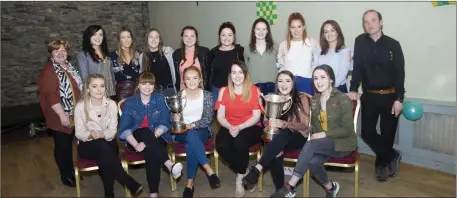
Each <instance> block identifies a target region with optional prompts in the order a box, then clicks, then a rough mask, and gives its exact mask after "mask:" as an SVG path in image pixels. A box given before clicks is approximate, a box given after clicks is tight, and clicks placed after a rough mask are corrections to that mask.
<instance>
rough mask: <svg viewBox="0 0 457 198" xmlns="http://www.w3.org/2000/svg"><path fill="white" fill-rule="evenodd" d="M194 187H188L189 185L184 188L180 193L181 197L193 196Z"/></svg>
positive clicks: (189, 197) (190, 197)
mask: <svg viewBox="0 0 457 198" xmlns="http://www.w3.org/2000/svg"><path fill="white" fill-rule="evenodd" d="M194 189H195V187H192V189H191V188H189V187H186V188H184V192H183V193H182V197H183V198H192V197H194Z"/></svg>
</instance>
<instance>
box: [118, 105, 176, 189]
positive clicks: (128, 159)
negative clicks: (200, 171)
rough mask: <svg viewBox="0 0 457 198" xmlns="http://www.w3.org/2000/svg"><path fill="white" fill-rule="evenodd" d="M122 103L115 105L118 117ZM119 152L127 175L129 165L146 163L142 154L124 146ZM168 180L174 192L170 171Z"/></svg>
mask: <svg viewBox="0 0 457 198" xmlns="http://www.w3.org/2000/svg"><path fill="white" fill-rule="evenodd" d="M124 102H125V99H122V100H121V101H119V103H118V104H117V106H118V110H119V116H122V108H123V107H124V106H123V104H124ZM121 151H122V152H121V154H122V162H123V163H124V164H125V168H124V169H125V171H126V172H127V173H128V167H129V165H140V164H145V163H146V161H145V159H144V155H143V152H139V153H138V152H136V151H132V150H131V149H130V148H128V146H125V145H124V146H123V147H122V149H121ZM168 157H170V155H168ZM170 158H171V157H170ZM170 179H171V181H170V185H171V191H175V190H176V189H175V188H174V185H173V181H174V179H173V174H172V173H171V171H170ZM127 196H128V197H129V196H130V194H128V195H127Z"/></svg>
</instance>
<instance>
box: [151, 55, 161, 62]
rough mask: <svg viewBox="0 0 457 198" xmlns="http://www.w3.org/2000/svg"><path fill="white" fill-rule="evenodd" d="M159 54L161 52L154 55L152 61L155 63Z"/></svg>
mask: <svg viewBox="0 0 457 198" xmlns="http://www.w3.org/2000/svg"><path fill="white" fill-rule="evenodd" d="M159 55H160V54H157V55H155V56H153V59H152V62H153V63H155V62H156V58H157V56H159Z"/></svg>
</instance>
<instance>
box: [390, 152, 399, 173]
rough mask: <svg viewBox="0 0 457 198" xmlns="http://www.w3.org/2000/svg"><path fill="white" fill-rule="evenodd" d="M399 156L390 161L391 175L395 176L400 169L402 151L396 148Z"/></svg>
mask: <svg viewBox="0 0 457 198" xmlns="http://www.w3.org/2000/svg"><path fill="white" fill-rule="evenodd" d="M395 153H396V154H397V156H396V157H395V158H394V159H393V160H392V161H391V162H390V163H389V165H388V166H389V177H395V176H397V174H398V171H399V169H400V160H401V156H402V154H401V151H398V150H395Z"/></svg>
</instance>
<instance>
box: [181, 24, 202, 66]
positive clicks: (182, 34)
mask: <svg viewBox="0 0 457 198" xmlns="http://www.w3.org/2000/svg"><path fill="white" fill-rule="evenodd" d="M186 30H192V31H194V33H195V39H196V40H195V47H194V48H195V50H194V59H193V62H192V65H193V64H195V58H197V57H198V31H197V29H195V27H193V26H186V27H184V28H183V29H182V31H181V37H183V36H184V31H186ZM181 57H182V59H183V62H182V63H183V64H184V63H185V62H186V61H187V59H186V46H185V45H184V41H183V39H182V38H181ZM181 65H182V64H181ZM181 65H180V66H181Z"/></svg>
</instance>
